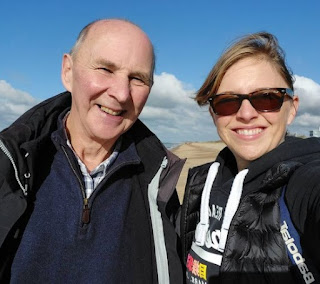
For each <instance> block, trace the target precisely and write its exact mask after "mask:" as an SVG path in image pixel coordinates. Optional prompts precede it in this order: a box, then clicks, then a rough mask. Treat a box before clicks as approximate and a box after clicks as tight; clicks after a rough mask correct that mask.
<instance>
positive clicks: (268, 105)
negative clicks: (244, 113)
mask: <svg viewBox="0 0 320 284" xmlns="http://www.w3.org/2000/svg"><path fill="white" fill-rule="evenodd" d="M283 97H284V96H283V94H281V93H280V92H279V91H277V90H268V91H261V92H256V93H254V94H252V96H251V98H250V101H251V104H252V106H253V107H254V108H255V109H256V110H258V111H274V110H278V109H280V108H281V106H282V103H283Z"/></svg>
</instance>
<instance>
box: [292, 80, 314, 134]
mask: <svg viewBox="0 0 320 284" xmlns="http://www.w3.org/2000/svg"><path fill="white" fill-rule="evenodd" d="M295 79H296V80H295V83H294V89H295V93H296V94H297V95H298V96H299V100H300V103H299V109H298V114H297V116H296V118H295V120H294V122H293V123H292V126H290V127H289V130H290V131H291V132H296V133H298V134H303V135H306V136H308V135H309V131H310V130H315V129H319V127H320V85H319V84H318V83H316V82H314V81H313V80H311V79H309V78H306V77H302V76H298V75H295Z"/></svg>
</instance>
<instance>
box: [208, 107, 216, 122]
mask: <svg viewBox="0 0 320 284" xmlns="http://www.w3.org/2000/svg"><path fill="white" fill-rule="evenodd" d="M209 113H210V115H211V117H212V120H213V123H214V125H216V120H215V118H216V115H215V113H214V112H213V110H212V107H211V106H209Z"/></svg>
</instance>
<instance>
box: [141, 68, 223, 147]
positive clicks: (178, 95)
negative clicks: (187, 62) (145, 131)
mask: <svg viewBox="0 0 320 284" xmlns="http://www.w3.org/2000/svg"><path fill="white" fill-rule="evenodd" d="M195 91H196V90H194V89H190V87H187V85H186V84H184V83H183V82H181V81H179V80H178V79H177V78H176V77H175V76H174V75H172V74H168V73H161V74H160V75H155V78H154V86H153V88H152V91H151V94H150V96H149V99H148V102H147V104H146V106H145V108H144V110H143V111H142V113H141V116H140V118H141V120H142V121H143V122H144V123H145V124H146V125H147V126H148V127H150V129H151V130H152V131H153V132H154V133H156V134H157V135H158V136H159V138H160V139H161V140H162V141H164V142H184V141H203V140H217V139H219V138H218V136H217V134H216V129H215V126H214V124H213V122H212V119H211V117H210V115H209V112H208V107H202V108H200V107H199V106H198V105H197V103H196V102H195V101H194V100H193V97H194V95H195Z"/></svg>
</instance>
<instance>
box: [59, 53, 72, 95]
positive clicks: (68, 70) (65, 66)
mask: <svg viewBox="0 0 320 284" xmlns="http://www.w3.org/2000/svg"><path fill="white" fill-rule="evenodd" d="M72 65H73V61H72V57H71V55H70V54H67V53H66V54H64V55H63V58H62V67H61V80H62V83H63V85H64V87H65V88H66V89H67V90H68V91H69V92H71V93H72Z"/></svg>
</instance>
